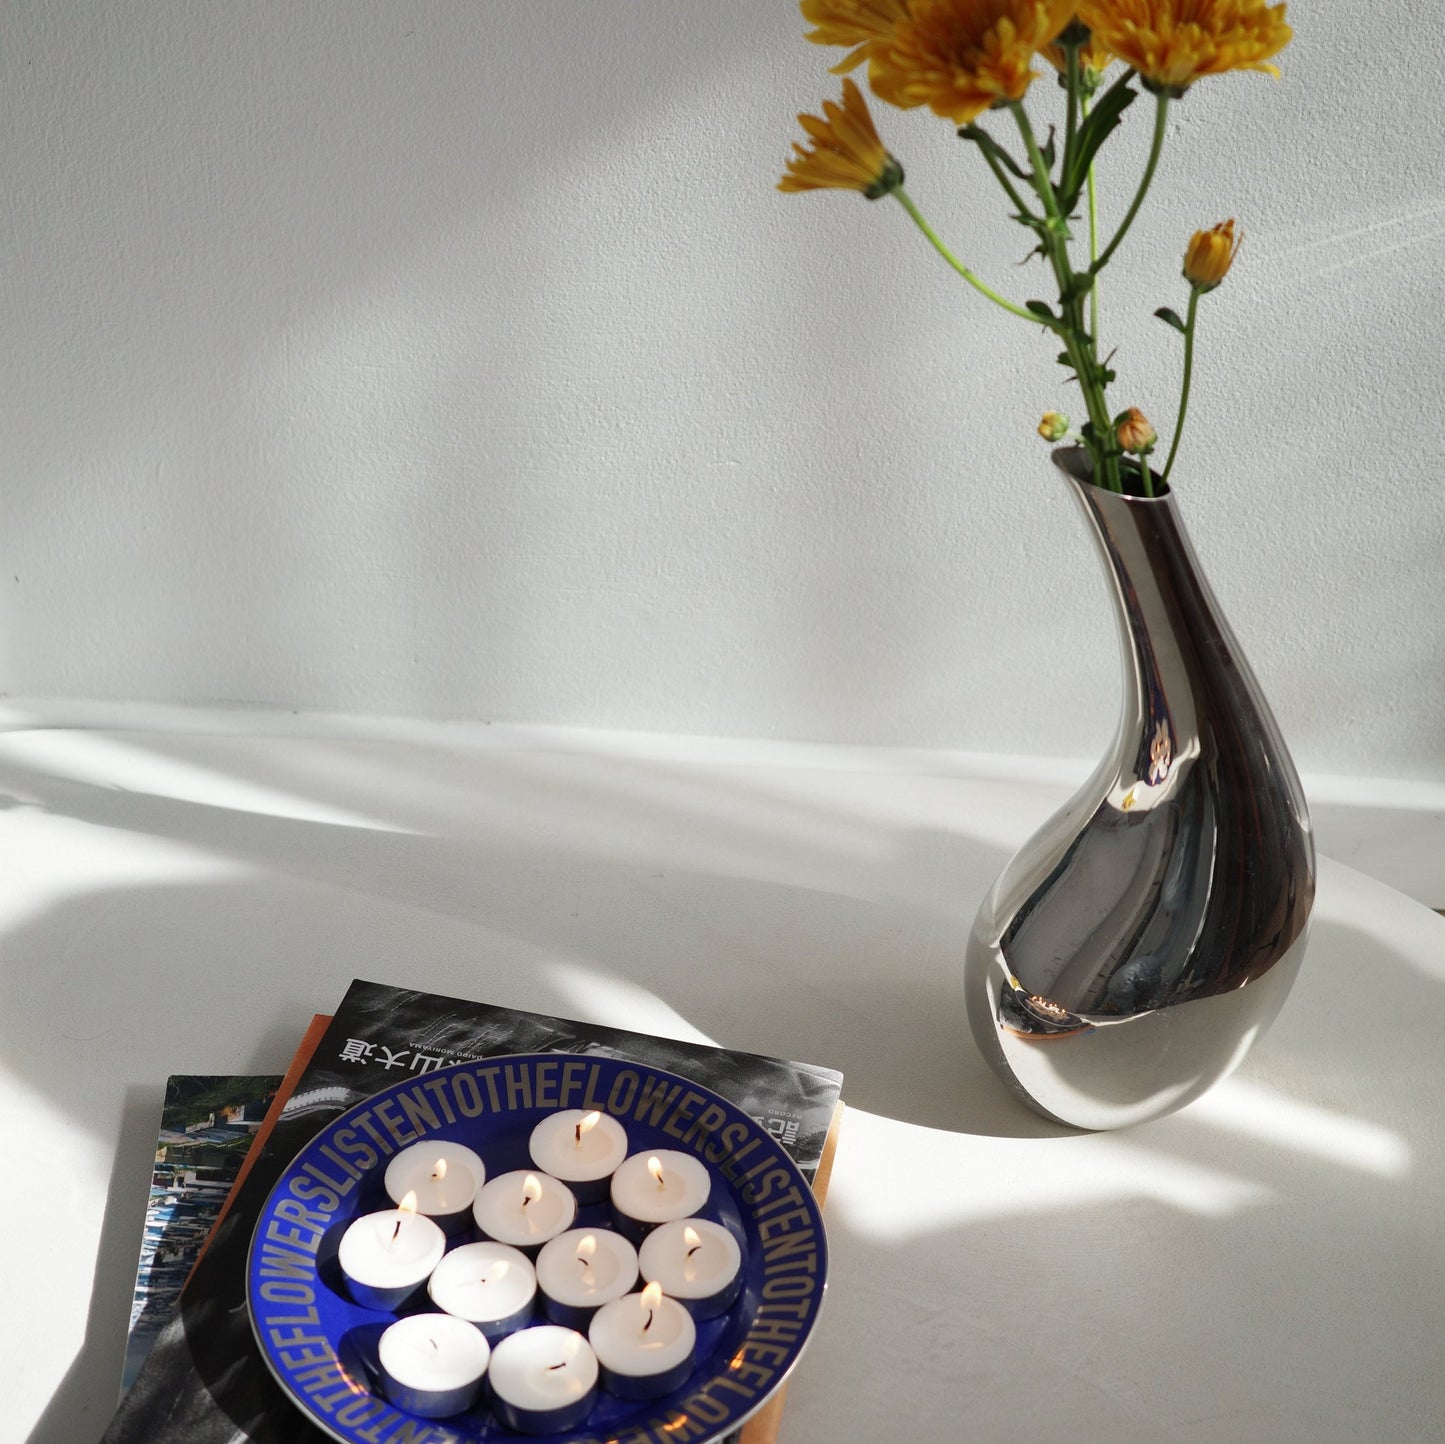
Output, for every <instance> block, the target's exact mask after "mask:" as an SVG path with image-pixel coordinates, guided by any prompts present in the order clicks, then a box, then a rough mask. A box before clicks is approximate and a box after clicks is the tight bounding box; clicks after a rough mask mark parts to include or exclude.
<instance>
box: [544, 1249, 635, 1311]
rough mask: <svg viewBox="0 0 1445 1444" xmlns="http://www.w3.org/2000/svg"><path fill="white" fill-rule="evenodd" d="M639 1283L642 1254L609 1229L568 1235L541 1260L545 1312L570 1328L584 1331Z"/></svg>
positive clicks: (546, 1251)
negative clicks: (605, 1306) (596, 1315)
mask: <svg viewBox="0 0 1445 1444" xmlns="http://www.w3.org/2000/svg"><path fill="white" fill-rule="evenodd" d="M636 1282H637V1250H636V1249H635V1248H633V1246H632V1245H631V1244H630V1243H628V1241H627V1240H626V1239H625V1238H623V1237H622V1235H621V1234H617V1233H611V1232H609V1231H608V1230H607V1229H602V1228H574V1229H569V1230H568V1231H567V1232H566V1233H561V1234H558V1235H557V1237H556V1238H554V1239H553V1240H552V1241H551V1242H550V1243H547V1244H544V1245H543V1248H542V1252H541V1253H539V1254H538V1255H537V1287H538V1288H539V1289H540V1290H541V1293H542V1312H543V1313H544V1314H546V1315H547V1317H548V1318H549V1319H551V1320H552V1322H553V1323H557V1324H566V1325H567V1327H568V1328H572V1329H585V1328H586V1327H587V1325H588V1324H589V1323H590V1322H591V1321H592V1315H593V1314H594V1313H596V1312H597V1310H598V1309H599V1308H601V1307H602V1305H603V1304H605V1303H609V1302H611V1300H613V1299H620V1298H621V1297H622V1295H623V1294H625V1293H627V1291H628V1290H629V1289H631V1287H632V1286H633V1284H635V1283H636Z"/></svg>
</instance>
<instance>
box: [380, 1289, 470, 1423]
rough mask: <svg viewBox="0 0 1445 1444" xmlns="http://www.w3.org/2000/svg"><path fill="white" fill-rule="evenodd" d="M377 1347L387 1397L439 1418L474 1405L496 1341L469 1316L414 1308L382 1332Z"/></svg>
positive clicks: (418, 1412)
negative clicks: (488, 1338) (415, 1311)
mask: <svg viewBox="0 0 1445 1444" xmlns="http://www.w3.org/2000/svg"><path fill="white" fill-rule="evenodd" d="M376 1352H377V1359H378V1361H379V1362H380V1364H381V1371H382V1391H383V1392H384V1393H385V1394H386V1397H387V1398H388V1399H390V1400H391V1401H392V1403H394V1404H397V1405H398V1406H399V1407H401V1408H403V1409H406V1410H408V1411H409V1412H411V1413H413V1414H419V1415H421V1416H422V1417H423V1418H430V1419H439V1418H443V1417H445V1416H446V1415H449V1414H459V1413H461V1411H462V1410H463V1409H467V1408H470V1407H471V1405H472V1403H473V1401H474V1400H475V1399H476V1396H477V1392H478V1388H479V1386H480V1384H481V1379H482V1375H483V1374H484V1373H485V1372H486V1368H487V1359H488V1356H489V1355H490V1353H491V1346H490V1345H489V1344H488V1343H487V1341H486V1339H485V1338H483V1337H482V1334H481V1332H480V1331H479V1330H478V1329H476V1328H474V1327H473V1326H472V1325H471V1324H469V1323H467V1322H466V1321H465V1320H464V1319H457V1318H453V1317H452V1316H451V1315H450V1314H411V1315H409V1316H408V1317H407V1318H404V1319H398V1320H397V1321H396V1323H394V1324H393V1325H392V1326H391V1327H390V1328H389V1329H387V1331H386V1332H385V1333H384V1334H382V1336H381V1338H380V1340H379V1341H378V1343H377V1346H376Z"/></svg>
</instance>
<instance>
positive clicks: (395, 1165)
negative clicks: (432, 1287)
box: [384, 1138, 487, 1234]
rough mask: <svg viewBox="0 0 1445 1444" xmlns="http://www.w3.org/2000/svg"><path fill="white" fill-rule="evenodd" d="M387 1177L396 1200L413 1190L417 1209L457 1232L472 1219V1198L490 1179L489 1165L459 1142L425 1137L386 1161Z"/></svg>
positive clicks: (385, 1179)
mask: <svg viewBox="0 0 1445 1444" xmlns="http://www.w3.org/2000/svg"><path fill="white" fill-rule="evenodd" d="M384 1181H385V1183H386V1191H387V1193H388V1194H389V1195H390V1196H391V1199H392V1202H393V1203H400V1202H401V1200H402V1199H403V1198H404V1197H405V1196H406V1195H407V1194H408V1193H414V1194H415V1195H416V1209H417V1212H418V1213H424V1214H426V1215H427V1217H428V1218H434V1219H435V1220H436V1221H437V1223H438V1224H440V1225H441V1228H442V1231H443V1232H444V1233H448V1234H454V1233H460V1232H461V1231H462V1229H464V1228H466V1227H467V1225H468V1224H470V1223H471V1221H472V1216H471V1212H470V1210H471V1206H472V1200H473V1199H474V1198H475V1197H476V1196H477V1190H478V1189H479V1188H480V1187H481V1186H482V1185H483V1184H484V1183H485V1182H486V1181H487V1166H486V1164H484V1163H483V1162H482V1160H481V1158H480V1157H479V1156H478V1155H477V1154H476V1153H474V1152H473V1151H472V1150H471V1149H470V1148H467V1147H464V1146H463V1145H462V1144H460V1143H448V1142H446V1141H445V1140H443V1139H439V1138H438V1139H431V1140H423V1141H422V1142H421V1143H413V1144H412V1145H411V1146H410V1147H409V1148H403V1149H402V1151H401V1152H400V1153H398V1154H397V1155H396V1157H395V1158H393V1159H392V1160H391V1162H390V1163H388V1164H387V1165H386V1174H385V1176H384Z"/></svg>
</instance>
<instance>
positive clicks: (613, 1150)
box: [531, 1108, 627, 1203]
mask: <svg viewBox="0 0 1445 1444" xmlns="http://www.w3.org/2000/svg"><path fill="white" fill-rule="evenodd" d="M531 1151H532V1162H533V1163H535V1164H536V1165H537V1167H538V1168H540V1169H542V1170H543V1172H545V1173H550V1174H551V1175H552V1176H553V1178H560V1179H561V1180H562V1182H563V1183H565V1184H567V1185H568V1186H569V1187H570V1188H571V1190H572V1192H573V1193H574V1194H576V1195H577V1201H578V1202H579V1203H600V1202H601V1201H602V1200H603V1199H604V1198H606V1197H607V1180H608V1179H609V1178H611V1176H612V1174H613V1172H614V1171H615V1170H616V1169H617V1167H618V1165H619V1164H620V1163H621V1162H622V1160H623V1159H624V1158H626V1157H627V1130H626V1129H625V1128H623V1126H622V1125H621V1124H620V1123H619V1122H618V1121H617V1120H616V1119H615V1118H613V1117H612V1115H611V1114H609V1113H600V1112H598V1111H597V1110H596V1109H593V1110H592V1111H591V1112H587V1113H584V1112H583V1111H582V1109H580V1108H564V1109H563V1110H562V1111H561V1112H560V1113H553V1114H550V1115H549V1116H548V1117H546V1118H544V1119H543V1120H542V1121H541V1122H540V1123H539V1124H538V1125H537V1126H536V1127H535V1128H534V1129H533V1130H532V1139H531Z"/></svg>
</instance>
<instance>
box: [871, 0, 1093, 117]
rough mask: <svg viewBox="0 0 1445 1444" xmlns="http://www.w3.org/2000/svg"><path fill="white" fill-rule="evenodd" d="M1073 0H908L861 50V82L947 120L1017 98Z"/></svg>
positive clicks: (903, 105)
mask: <svg viewBox="0 0 1445 1444" xmlns="http://www.w3.org/2000/svg"><path fill="white" fill-rule="evenodd" d="M1073 13H1074V0H913V3H912V4H910V5H909V7H908V14H907V16H906V17H905V18H904V19H902V20H900V21H899V22H898V23H897V25H895V26H894V27H893V30H892V32H891V33H890V34H889V35H888V36H887V37H885V38H880V39H879V40H877V41H875V42H874V43H873V44H872V45H871V46H870V47H869V50H868V83H869V84H870V85H871V86H872V87H873V91H874V93H875V94H876V95H878V96H879V97H880V98H881V99H883V100H886V101H888V102H889V103H890V104H892V105H896V106H899V107H901V108H902V109H904V110H907V109H910V108H911V107H913V106H917V105H926V106H928V108H929V109H930V110H932V111H933V112H934V113H935V114H937V115H941V116H943V117H945V118H946V119H948V120H951V121H952V122H953V123H954V124H955V125H967V124H968V122H969V121H971V120H973V119H974V118H975V117H976V116H978V115H980V114H982V112H983V111H985V110H987V109H988V108H989V107H990V106H993V105H1000V104H1003V103H1005V102H1007V101H1010V100H1022V99H1023V96H1024V92H1025V91H1026V90H1027V89H1028V88H1029V85H1030V83H1031V82H1032V81H1033V79H1034V71H1033V70H1032V69H1031V68H1030V62H1031V61H1032V60H1033V58H1034V55H1035V54H1036V53H1037V52H1038V51H1039V50H1040V49H1041V48H1042V47H1043V46H1045V45H1047V44H1048V43H1049V41H1051V40H1053V39H1054V38H1055V37H1056V36H1057V35H1058V33H1059V32H1060V31H1061V30H1062V29H1063V28H1064V26H1065V25H1067V24H1068V23H1069V21H1070V19H1072V17H1073Z"/></svg>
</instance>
